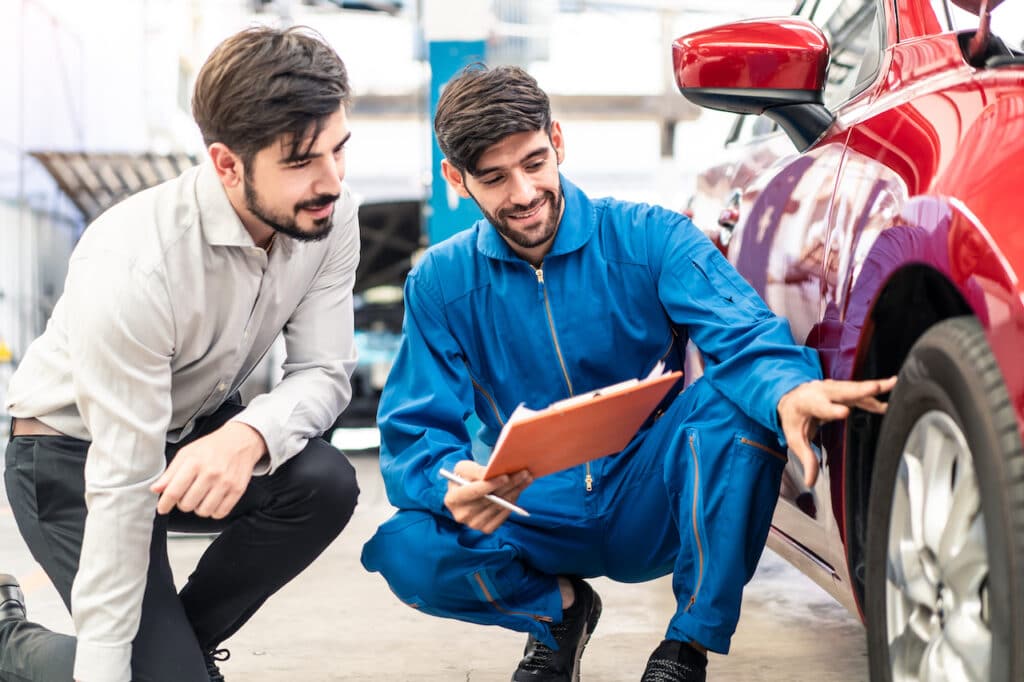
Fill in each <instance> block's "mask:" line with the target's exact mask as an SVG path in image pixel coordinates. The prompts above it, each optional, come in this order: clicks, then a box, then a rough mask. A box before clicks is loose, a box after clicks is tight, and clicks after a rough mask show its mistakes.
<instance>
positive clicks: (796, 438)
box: [778, 377, 896, 488]
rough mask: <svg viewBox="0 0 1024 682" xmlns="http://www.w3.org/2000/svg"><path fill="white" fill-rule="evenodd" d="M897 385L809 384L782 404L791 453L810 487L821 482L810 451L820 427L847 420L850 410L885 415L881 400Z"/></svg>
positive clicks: (872, 382) (885, 382) (887, 382)
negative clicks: (795, 457)
mask: <svg viewBox="0 0 1024 682" xmlns="http://www.w3.org/2000/svg"><path fill="white" fill-rule="evenodd" d="M895 385H896V377H889V378H888V379H872V380H869V381H835V380H833V379H825V380H824V381H808V382H807V383H804V384H800V385H799V386H797V387H796V388H794V389H793V390H791V391H790V392H789V393H786V394H785V395H784V396H782V398H781V399H780V400H779V405H778V412H779V423H780V424H781V425H782V431H783V433H784V434H785V436H786V442H787V443H788V444H789V449H790V450H792V451H793V453H794V454H795V455H796V456H797V458H799V459H800V463H801V464H803V467H804V482H805V483H806V484H807V487H808V488H809V487H811V486H813V485H814V482H815V481H816V480H817V479H818V457H817V455H815V454H814V450H813V449H812V448H811V440H810V439H811V437H812V436H813V435H814V433H815V431H817V430H818V427H819V426H820V425H821V424H822V423H824V422H828V421H832V420H835V419H846V417H848V416H849V415H850V408H851V407H859V408H860V409H862V410H865V411H867V412H872V413H874V414H884V413H885V408H886V406H887V405H886V403H883V402H882V401H880V400H879V399H878V396H879V395H881V394H883V393H888V392H889V391H891V390H892V389H893V386H895Z"/></svg>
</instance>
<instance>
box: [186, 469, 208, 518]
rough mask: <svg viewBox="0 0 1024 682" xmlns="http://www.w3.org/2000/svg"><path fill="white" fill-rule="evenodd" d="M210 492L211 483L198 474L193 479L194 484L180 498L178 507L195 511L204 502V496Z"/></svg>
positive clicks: (187, 510)
mask: <svg viewBox="0 0 1024 682" xmlns="http://www.w3.org/2000/svg"><path fill="white" fill-rule="evenodd" d="M209 492H210V483H209V482H208V481H206V480H204V479H203V478H201V477H199V476H197V477H196V478H195V479H193V480H192V485H190V486H189V487H188V490H186V491H185V493H184V494H183V495H182V496H181V498H180V499H179V500H178V509H180V510H181V511H183V512H193V511H195V510H196V509H198V508H199V505H200V504H202V502H203V498H205V497H206V496H207V494H209Z"/></svg>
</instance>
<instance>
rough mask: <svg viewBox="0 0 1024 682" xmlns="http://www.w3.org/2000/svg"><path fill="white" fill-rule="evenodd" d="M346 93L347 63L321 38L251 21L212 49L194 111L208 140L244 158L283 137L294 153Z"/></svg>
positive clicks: (315, 133) (313, 138)
mask: <svg viewBox="0 0 1024 682" xmlns="http://www.w3.org/2000/svg"><path fill="white" fill-rule="evenodd" d="M349 96H350V91H349V84H348V72H347V71H346V70H345V64H344V63H343V62H342V61H341V58H340V57H338V54H337V53H336V52H335V51H334V49H333V48H332V47H331V46H330V45H328V44H327V42H326V41H325V40H324V38H323V36H321V35H319V34H318V33H315V32H314V31H312V29H309V28H306V27H302V26H293V27H291V28H288V29H286V30H281V29H275V28H269V27H265V26H264V27H254V28H249V29H246V30H244V31H241V32H239V33H236V34H235V35H233V36H231V37H230V38H228V39H226V40H225V41H224V42H222V43H221V44H220V45H218V46H217V47H216V48H214V50H213V53H212V54H210V57H209V58H208V59H207V60H206V63H205V64H203V68H202V69H200V71H199V76H198V78H196V87H195V92H194V95H193V97H192V116H193V117H194V118H195V120H196V123H197V124H198V125H199V130H200V132H202V134H203V141H204V142H205V143H206V145H207V146H209V145H211V144H213V143H214V142H221V143H223V144H225V145H227V147H228V148H229V149H231V151H233V152H235V153H236V154H238V155H239V156H241V157H242V160H243V162H245V163H248V162H249V161H251V160H252V157H253V156H254V155H255V154H256V152H258V151H259V150H261V149H263V148H265V147H267V146H269V145H270V144H271V143H273V142H274V141H275V140H277V139H278V138H279V137H280V136H281V135H287V136H288V138H289V139H288V143H289V144H290V145H291V151H290V152H289V156H290V157H292V158H297V157H301V156H302V155H303V154H305V153H307V152H308V151H309V148H312V145H313V144H314V143H315V142H316V138H317V137H318V136H319V135H320V132H321V130H323V125H324V121H325V120H326V119H327V118H328V117H330V116H331V115H332V114H334V113H335V112H337V111H338V110H339V109H340V108H341V107H342V106H343V105H347V104H348V101H349ZM310 136H311V137H310ZM303 140H308V147H307V148H306V149H301V150H300V149H299V145H300V144H301V143H302V142H303Z"/></svg>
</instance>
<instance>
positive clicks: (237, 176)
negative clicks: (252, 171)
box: [207, 142, 245, 187]
mask: <svg viewBox="0 0 1024 682" xmlns="http://www.w3.org/2000/svg"><path fill="white" fill-rule="evenodd" d="M207 151H208V152H209V154H210V160H211V161H213V167H214V169H215V170H216V171H217V177H219V178H220V181H221V183H223V185H224V186H225V187H237V186H238V184H239V183H240V182H241V181H242V178H243V177H244V176H245V166H244V165H243V164H242V159H241V157H239V156H238V154H235V153H234V152H233V151H231V150H230V149H228V146H227V145H226V144H224V143H223V142H214V143H213V144H211V145H210V148H209V149H208V150H207Z"/></svg>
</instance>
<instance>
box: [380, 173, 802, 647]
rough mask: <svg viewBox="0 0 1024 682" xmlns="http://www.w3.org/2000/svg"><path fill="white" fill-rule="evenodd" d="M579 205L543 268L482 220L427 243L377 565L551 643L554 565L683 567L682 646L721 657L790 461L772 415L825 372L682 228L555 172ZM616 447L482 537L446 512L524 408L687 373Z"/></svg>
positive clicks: (584, 570)
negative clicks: (468, 474) (701, 364)
mask: <svg viewBox="0 0 1024 682" xmlns="http://www.w3.org/2000/svg"><path fill="white" fill-rule="evenodd" d="M561 182H562V189H563V194H564V197H565V211H564V214H563V217H562V220H561V223H560V226H559V229H558V232H557V234H556V237H555V240H554V244H553V246H552V248H551V251H550V252H549V253H548V255H547V256H546V257H545V259H544V262H543V264H542V268H540V269H535V268H534V267H533V266H531V265H530V264H529V263H527V262H526V261H524V260H522V259H520V258H519V257H518V256H516V255H515V253H514V252H513V251H512V250H511V249H510V248H509V246H508V245H507V244H506V243H505V241H504V240H503V239H502V238H501V236H500V235H499V234H498V233H497V231H496V230H495V229H494V228H493V227H492V226H491V225H490V224H489V223H488V222H487V221H485V220H481V221H479V222H477V223H475V224H474V225H473V226H472V227H471V228H470V229H468V230H466V231H463V232H461V233H459V234H457V235H455V236H453V237H452V238H450V239H448V240H446V241H444V242H442V243H440V244H437V245H436V246H434V247H432V248H430V249H429V250H428V251H427V252H426V254H425V255H424V257H423V259H422V260H421V261H420V262H419V263H418V264H417V266H416V267H415V268H414V269H413V271H412V272H411V273H410V275H409V277H408V280H407V282H406V286H405V306H406V312H405V322H404V328H403V333H404V338H403V341H402V344H401V347H400V349H399V352H398V355H397V357H396V360H395V364H394V367H393V369H392V372H391V375H390V377H389V378H388V382H387V385H386V387H385V389H384V392H383V395H382V397H381V402H380V410H379V415H378V423H379V426H380V431H381V439H382V445H381V453H380V463H381V470H382V472H383V475H384V481H385V485H386V488H387V493H388V497H389V499H390V501H391V502H392V504H394V505H395V506H396V507H397V508H398V509H399V511H398V512H397V513H396V514H395V515H394V516H393V517H392V518H391V519H389V520H388V521H387V522H386V523H384V524H383V525H382V526H381V527H380V528H379V529H378V531H377V533H376V534H375V535H374V537H373V538H371V539H370V541H369V542H367V544H366V546H365V547H364V548H363V556H362V560H363V565H364V566H365V567H366V568H367V569H368V570H370V571H379V572H380V573H381V574H383V576H384V577H385V579H386V580H387V582H388V584H389V585H390V587H391V589H392V591H393V592H394V593H395V594H396V595H397V596H398V597H399V598H400V599H401V600H403V601H404V602H406V603H407V604H409V605H411V606H413V607H415V608H418V609H420V610H422V611H424V612H426V613H431V614H434V615H438V616H443V617H448V618H458V619H461V620H465V621H470V622H474V623H482V624H491V625H500V626H503V627H506V628H510V629H513V630H519V631H523V632H529V633H532V634H533V635H535V636H536V637H537V638H538V639H540V640H541V641H543V642H545V643H547V644H548V645H549V646H553V647H554V646H556V645H555V642H554V639H553V638H552V636H551V634H550V629H549V627H548V623H551V622H558V621H559V620H560V619H561V614H562V608H561V597H560V593H559V590H558V585H557V576H559V575H578V576H581V577H593V576H608V577H610V578H612V579H614V580H619V581H624V582H639V581H644V580H650V579H653V578H656V577H659V576H662V575H665V574H667V573H672V574H673V589H674V591H675V596H676V601H677V610H676V613H675V615H674V616H673V618H672V620H671V622H670V624H669V627H668V630H667V634H666V637H667V638H670V639H677V640H682V641H697V642H699V643H701V644H703V645H704V646H706V647H707V648H709V649H711V650H712V651H717V652H720V653H726V652H728V649H729V640H730V638H731V636H732V634H733V632H734V630H735V628H736V623H737V620H738V618H739V609H740V600H741V596H742V592H743V586H744V585H745V584H746V583H747V581H748V580H749V579H750V576H751V575H752V573H753V571H754V568H755V566H756V564H757V561H758V559H759V557H760V555H761V551H762V548H763V546H764V542H765V539H766V537H767V533H768V528H769V525H770V522H771V516H772V512H773V510H774V508H775V502H776V499H777V496H778V492H779V485H780V480H781V475H782V470H783V467H784V464H785V460H786V457H785V455H784V454H783V453H784V452H785V449H784V446H783V445H782V440H781V429H780V426H779V423H778V414H777V412H776V406H777V404H778V401H779V398H781V397H782V395H783V394H785V393H786V392H788V391H789V390H791V389H792V388H794V387H795V386H797V385H798V384H800V383H803V382H806V381H810V380H813V379H819V378H821V369H820V365H819V362H818V358H817V356H816V354H815V353H814V351H813V350H811V349H808V348H806V347H803V346H799V345H797V344H795V343H794V341H793V338H792V335H791V333H790V331H789V325H788V324H787V322H786V321H785V320H784V319H782V318H779V317H776V316H775V315H774V314H772V313H771V311H769V310H768V308H767V307H766V305H765V304H764V303H763V302H762V301H761V299H760V298H759V297H758V296H757V294H756V293H755V292H754V290H753V289H752V288H751V287H750V286H748V285H747V283H746V282H745V281H744V280H743V279H742V278H741V277H740V276H739V274H738V273H736V271H735V270H734V269H733V268H732V267H731V266H730V265H729V263H728V262H727V261H726V260H725V259H724V258H723V257H722V255H721V254H720V253H719V252H718V251H717V249H716V248H715V247H714V245H713V244H712V243H711V241H710V240H708V239H707V238H706V237H705V236H704V235H703V234H702V233H701V232H699V231H698V230H697V229H696V228H695V227H694V226H693V224H692V223H691V222H690V221H689V220H688V219H687V218H685V217H683V216H681V215H679V214H677V213H673V212H671V211H668V210H665V209H662V208H658V207H653V206H647V205H642V204H632V203H625V202H621V201H617V200H614V199H596V200H591V199H590V198H589V197H587V196H586V195H585V194H584V193H583V192H582V191H581V190H579V189H578V188H577V187H575V186H574V185H572V184H571V183H570V182H569V181H567V180H566V179H565V178H564V177H562V178H561ZM687 338H690V339H692V340H693V342H694V344H695V345H696V346H697V347H698V348H699V349H700V351H701V353H702V354H703V357H704V361H705V372H704V376H703V378H701V379H699V380H697V381H696V382H694V383H693V384H692V385H690V386H689V387H688V388H686V389H685V390H684V391H682V392H679V391H678V388H677V390H675V391H673V392H672V394H670V395H671V398H670V399H668V400H667V401H666V402H665V403H663V405H662V411H661V412H660V415H659V414H658V413H656V415H658V416H656V417H654V418H652V419H651V420H649V422H648V424H646V425H645V426H644V427H643V428H642V429H641V430H640V432H639V433H638V434H637V435H636V437H635V438H634V439H633V440H632V442H631V443H630V444H629V445H628V446H627V447H626V448H625V449H624V450H623V451H622V452H620V453H618V454H615V455H611V456H608V457H604V458H601V459H598V460H595V461H594V462H591V463H590V464H587V465H581V466H579V467H575V468H573V469H569V470H566V471H563V472H560V473H556V474H552V475H549V476H545V477H542V478H539V479H537V480H536V481H534V482H533V483H532V484H531V485H530V486H529V487H528V488H526V490H525V491H523V493H522V495H521V496H520V497H519V502H518V503H519V504H520V505H521V506H523V507H525V508H526V509H527V510H529V512H530V514H531V515H530V516H529V517H528V518H525V517H520V516H516V515H514V514H513V515H512V516H510V517H509V519H508V520H507V521H506V522H505V523H504V524H502V526H500V527H499V528H498V530H497V531H496V532H494V533H493V534H490V535H487V534H484V533H481V532H478V531H475V530H472V529H470V528H468V527H466V526H463V525H462V524H459V523H457V522H455V521H454V520H453V519H452V517H451V514H450V513H449V512H448V510H447V508H446V507H445V506H444V501H443V499H444V495H445V492H446V490H447V481H445V479H443V478H441V476H440V475H438V470H439V469H441V468H442V467H446V468H448V469H452V468H454V466H455V464H456V463H457V462H459V461H460V460H463V459H469V458H471V457H472V445H471V436H470V433H469V430H468V427H467V425H466V422H467V419H468V418H469V416H470V415H471V414H474V413H475V414H476V416H477V417H478V418H479V420H480V422H482V424H483V428H482V430H481V439H482V440H483V441H484V442H486V443H489V444H493V440H494V438H495V437H496V435H497V433H498V432H499V431H500V429H501V426H502V424H503V423H504V420H506V419H507V418H508V416H509V414H510V413H511V412H512V411H513V410H514V409H515V407H516V406H517V405H519V404H520V403H525V404H526V406H527V407H530V408H534V409H538V408H543V407H546V406H547V405H549V404H550V403H552V402H554V401H556V400H559V399H562V398H566V397H568V396H571V395H574V394H578V393H581V392H585V391H590V390H593V389H596V388H600V387H602V386H606V385H609V384H613V383H616V382H619V381H623V380H625V379H630V378H634V377H642V376H645V375H646V374H647V373H648V372H649V371H650V370H651V368H652V367H653V366H654V365H655V363H657V362H658V361H659V360H664V361H665V363H666V365H667V366H668V367H669V368H670V369H678V368H680V367H681V365H682V358H683V348H684V346H685V344H686V340H687Z"/></svg>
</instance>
